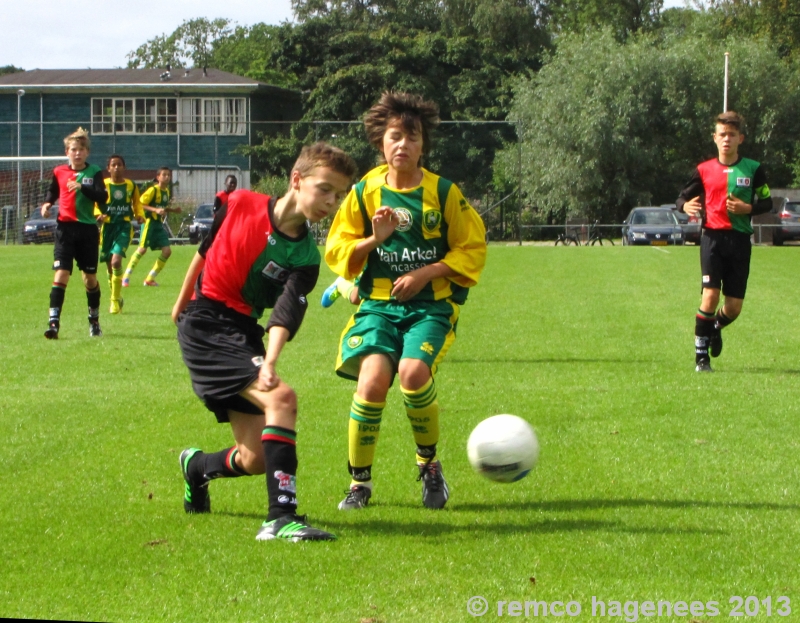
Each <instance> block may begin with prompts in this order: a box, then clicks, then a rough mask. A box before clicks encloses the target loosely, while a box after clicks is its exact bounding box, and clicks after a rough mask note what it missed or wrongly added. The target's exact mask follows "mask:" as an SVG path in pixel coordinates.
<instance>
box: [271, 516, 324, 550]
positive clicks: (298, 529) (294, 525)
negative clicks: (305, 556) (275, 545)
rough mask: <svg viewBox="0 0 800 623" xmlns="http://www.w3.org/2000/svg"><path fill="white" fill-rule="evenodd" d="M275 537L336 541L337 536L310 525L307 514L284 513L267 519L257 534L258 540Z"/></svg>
mask: <svg viewBox="0 0 800 623" xmlns="http://www.w3.org/2000/svg"><path fill="white" fill-rule="evenodd" d="M273 539H282V540H284V541H292V542H293V543H297V542H298V541H335V540H336V537H335V536H334V535H333V534H331V533H330V532H325V531H324V530H319V529H318V528H312V527H311V526H309V525H308V522H307V521H306V516H305V515H284V516H283V517H278V518H277V519H273V520H271V521H270V520H267V521H265V522H264V523H263V524H262V525H261V528H260V529H259V531H258V534H256V541H271V540H273Z"/></svg>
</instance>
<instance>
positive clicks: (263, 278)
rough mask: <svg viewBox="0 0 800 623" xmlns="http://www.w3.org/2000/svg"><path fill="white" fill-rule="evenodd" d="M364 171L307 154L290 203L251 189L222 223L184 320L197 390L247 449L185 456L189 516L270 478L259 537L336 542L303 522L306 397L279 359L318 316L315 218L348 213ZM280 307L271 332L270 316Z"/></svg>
mask: <svg viewBox="0 0 800 623" xmlns="http://www.w3.org/2000/svg"><path fill="white" fill-rule="evenodd" d="M355 173H356V165H355V163H354V162H353V160H352V159H351V158H350V157H349V156H348V155H347V154H345V153H344V152H343V151H342V150H340V149H337V148H335V147H331V146H329V145H326V144H325V143H317V144H315V145H312V146H310V147H304V148H303V150H302V152H301V153H300V157H299V158H298V159H297V162H296V163H295V165H294V168H293V169H292V172H291V176H290V179H289V190H288V191H287V192H286V194H285V195H284V196H283V197H281V198H280V199H278V198H276V197H269V196H267V195H262V194H258V193H254V192H251V191H248V190H239V191H236V192H235V193H233V194H232V195H231V196H230V199H229V201H228V204H227V206H223V207H221V208H220V210H219V211H218V212H217V213H216V215H215V216H214V224H213V225H212V228H211V232H210V234H209V236H208V237H207V238H206V239H205V240H204V241H203V243H202V244H201V245H200V248H199V250H198V252H197V254H196V255H195V257H194V259H193V260H192V263H191V265H190V266H189V270H188V272H187V274H186V278H185V280H184V282H183V287H182V288H181V293H180V296H179V297H178V300H177V302H176V303H175V307H174V308H173V310H172V318H173V319H174V320H175V322H176V323H177V325H178V342H179V343H180V347H181V352H182V354H183V360H184V362H185V363H186V366H187V367H188V368H189V376H190V377H191V380H192V387H193V389H194V391H195V393H196V394H197V396H198V397H199V398H200V399H201V400H202V401H203V402H204V403H205V405H206V408H207V409H208V410H209V411H211V412H212V413H214V415H215V416H216V418H217V422H220V423H224V422H229V423H230V426H231V431H232V433H233V438H234V440H235V445H234V446H233V447H230V448H226V449H223V450H219V451H218V452H214V453H212V454H206V453H204V452H202V451H201V450H199V449H197V448H188V449H186V450H184V451H183V452H181V455H180V464H181V470H182V472H183V478H184V481H185V484H186V487H185V494H184V500H183V507H184V510H185V511H186V512H187V513H207V512H209V511H210V510H211V501H210V498H209V493H208V486H209V482H210V481H211V480H214V479H217V478H236V477H239V476H250V475H255V474H264V473H266V482H267V497H268V500H269V513H268V515H267V518H266V521H264V523H263V525H262V526H261V529H260V530H259V531H258V534H257V535H256V539H257V540H271V539H287V540H291V541H319V540H332V539H334V538H335V537H334V536H333V535H332V534H330V533H328V532H325V531H324V530H319V529H317V528H313V527H312V526H310V525H309V524H308V522H307V521H306V519H305V517H302V516H298V515H297V494H296V475H297V452H296V447H295V444H296V439H297V434H296V432H295V430H296V422H297V396H296V394H295V393H294V390H292V388H291V387H289V386H288V385H287V384H286V383H285V382H284V381H283V380H282V379H281V378H280V376H279V374H278V371H277V364H278V358H279V357H280V354H281V352H282V351H283V347H284V345H285V344H286V342H288V341H289V340H291V339H292V338H293V337H294V336H295V334H296V333H297V330H298V329H299V328H300V324H301V322H302V321H303V318H304V316H305V312H306V309H307V308H308V301H307V299H306V297H307V296H308V294H309V293H310V292H311V291H312V290H313V289H314V286H315V285H316V283H317V278H318V277H319V263H320V259H321V258H320V255H319V250H318V249H317V245H316V242H315V240H314V237H313V236H312V235H311V233H310V230H309V228H308V225H307V224H306V222H307V221H310V222H312V223H316V222H318V221H320V220H322V219H323V218H325V217H326V216H327V215H328V214H330V213H332V212H333V211H334V210H336V208H337V206H338V205H339V202H340V201H341V199H342V197H344V195H345V193H346V192H347V189H348V188H349V187H350V185H351V183H352V181H353V178H354V177H355ZM268 308H272V313H271V314H270V317H269V321H268V322H267V328H266V332H267V333H268V334H269V343H268V345H267V348H266V349H265V348H264V343H263V341H262V340H263V337H264V329H263V328H262V327H261V326H260V325H259V324H258V318H260V317H261V316H262V314H263V313H264V310H265V309H268Z"/></svg>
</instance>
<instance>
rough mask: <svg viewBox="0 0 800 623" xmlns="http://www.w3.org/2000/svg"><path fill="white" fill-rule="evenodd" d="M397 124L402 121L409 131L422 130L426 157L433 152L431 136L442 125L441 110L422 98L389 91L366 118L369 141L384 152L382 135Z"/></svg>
mask: <svg viewBox="0 0 800 623" xmlns="http://www.w3.org/2000/svg"><path fill="white" fill-rule="evenodd" d="M395 121H399V122H400V123H401V125H402V126H403V128H404V129H405V130H406V131H408V132H414V131H419V132H420V133H421V134H422V153H423V154H427V153H428V152H429V151H430V149H431V143H430V133H431V131H432V130H433V129H434V128H435V127H436V126H438V125H439V107H438V106H437V105H436V104H435V103H433V102H430V101H427V100H425V99H423V98H422V96H421V95H414V94H413V93H404V92H402V91H386V92H385V93H384V94H383V95H381V99H380V100H378V103H377V104H375V105H374V106H373V107H372V108H370V109H369V110H368V111H367V114H366V116H365V117H364V126H365V128H366V130H367V139H368V140H369V142H370V143H371V144H372V146H373V147H375V148H376V149H377V150H378V151H379V152H381V153H383V136H384V134H386V130H387V128H388V127H389V126H390V125H391V124H393V123H394V122H395Z"/></svg>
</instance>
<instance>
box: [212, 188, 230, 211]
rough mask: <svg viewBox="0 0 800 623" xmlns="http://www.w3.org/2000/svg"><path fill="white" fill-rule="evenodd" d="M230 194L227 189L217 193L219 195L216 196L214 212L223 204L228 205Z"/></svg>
mask: <svg viewBox="0 0 800 623" xmlns="http://www.w3.org/2000/svg"><path fill="white" fill-rule="evenodd" d="M229 196H230V193H229V192H227V191H225V190H221V191H219V192H218V193H217V196H216V197H214V212H216V211H217V210H219V209H220V208H221V207H222V206H226V205H228V197H229Z"/></svg>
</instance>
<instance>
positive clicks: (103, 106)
mask: <svg viewBox="0 0 800 623" xmlns="http://www.w3.org/2000/svg"><path fill="white" fill-rule="evenodd" d="M177 130H178V100H177V99H176V98H168V97H137V98H113V99H112V98H92V134H175V133H176V132H177Z"/></svg>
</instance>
